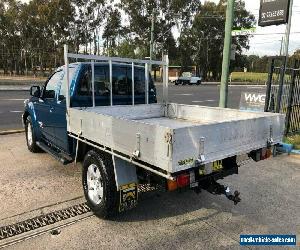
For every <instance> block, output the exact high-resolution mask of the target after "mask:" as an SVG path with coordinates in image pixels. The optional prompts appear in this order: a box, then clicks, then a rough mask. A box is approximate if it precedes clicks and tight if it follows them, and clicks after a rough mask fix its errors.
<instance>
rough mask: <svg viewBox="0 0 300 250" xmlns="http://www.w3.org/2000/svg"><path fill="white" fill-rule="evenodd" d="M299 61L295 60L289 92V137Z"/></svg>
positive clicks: (287, 123) (286, 131)
mask: <svg viewBox="0 0 300 250" xmlns="http://www.w3.org/2000/svg"><path fill="white" fill-rule="evenodd" d="M298 62H299V61H298V60H295V63H294V68H293V69H292V71H293V74H292V79H291V86H290V91H289V101H288V106H287V112H286V118H285V131H284V133H285V135H287V134H288V133H289V132H290V123H291V114H292V108H293V101H294V90H295V79H296V70H295V69H296V68H297V66H298Z"/></svg>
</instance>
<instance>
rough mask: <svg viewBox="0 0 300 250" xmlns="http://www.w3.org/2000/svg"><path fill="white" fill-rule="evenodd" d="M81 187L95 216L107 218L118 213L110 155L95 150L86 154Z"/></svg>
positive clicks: (116, 193) (116, 192)
mask: <svg viewBox="0 0 300 250" xmlns="http://www.w3.org/2000/svg"><path fill="white" fill-rule="evenodd" d="M82 185H83V191H84V195H85V198H86V200H87V203H88V205H89V207H90V208H91V209H92V211H93V212H94V213H95V214H96V215H98V216H99V217H102V218H107V217H110V216H113V215H115V214H116V213H117V212H118V208H119V200H118V197H119V195H118V194H119V192H118V191H117V187H116V182H115V175H114V168H113V162H112V158H111V156H110V155H107V154H105V153H102V152H99V151H96V150H90V151H89V152H88V153H87V154H86V156H85V159H84V162H83V172H82Z"/></svg>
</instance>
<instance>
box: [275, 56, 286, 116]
mask: <svg viewBox="0 0 300 250" xmlns="http://www.w3.org/2000/svg"><path fill="white" fill-rule="evenodd" d="M280 70H281V71H280V80H279V87H278V94H277V103H276V108H275V112H276V113H280V110H281V99H282V91H283V85H284V79H285V71H286V58H284V62H283V66H282V67H281V68H280Z"/></svg>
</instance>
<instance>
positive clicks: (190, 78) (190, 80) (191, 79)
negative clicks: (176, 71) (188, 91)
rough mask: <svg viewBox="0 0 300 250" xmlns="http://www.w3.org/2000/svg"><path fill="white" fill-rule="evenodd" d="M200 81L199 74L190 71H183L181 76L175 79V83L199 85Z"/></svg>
mask: <svg viewBox="0 0 300 250" xmlns="http://www.w3.org/2000/svg"><path fill="white" fill-rule="evenodd" d="M201 83H202V77H201V76H195V75H193V74H192V73H191V72H183V73H182V76H181V77H178V79H177V80H175V85H178V84H182V85H185V84H189V85H192V84H197V85H200V84H201Z"/></svg>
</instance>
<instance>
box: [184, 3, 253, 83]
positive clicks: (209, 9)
mask: <svg viewBox="0 0 300 250" xmlns="http://www.w3.org/2000/svg"><path fill="white" fill-rule="evenodd" d="M225 2H226V1H225V0H221V1H220V2H219V3H218V4H215V3H214V2H204V4H203V5H201V7H200V11H199V12H197V14H196V16H195V18H194V20H193V22H192V25H190V26H187V27H186V28H185V30H184V31H183V32H182V33H181V36H180V39H179V43H180V45H179V50H180V55H181V65H182V66H187V63H191V62H192V63H193V64H195V65H196V66H197V68H198V71H199V73H201V74H202V75H203V76H204V77H205V78H209V74H210V73H211V77H212V78H213V79H219V78H220V74H221V64H222V51H223V42H224V32H225V31H224V27H225V13H226V5H225ZM234 17H235V18H234V24H233V25H234V27H235V29H237V28H250V27H252V26H253V25H254V24H255V23H254V22H255V19H254V16H253V15H251V14H250V13H249V12H248V11H246V9H245V4H244V2H243V1H236V3H235V14H234ZM248 40H249V37H248V36H241V37H233V38H232V44H234V45H236V54H237V61H238V60H241V58H239V57H240V56H241V54H242V50H243V49H247V48H248ZM233 66H234V65H233Z"/></svg>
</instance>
